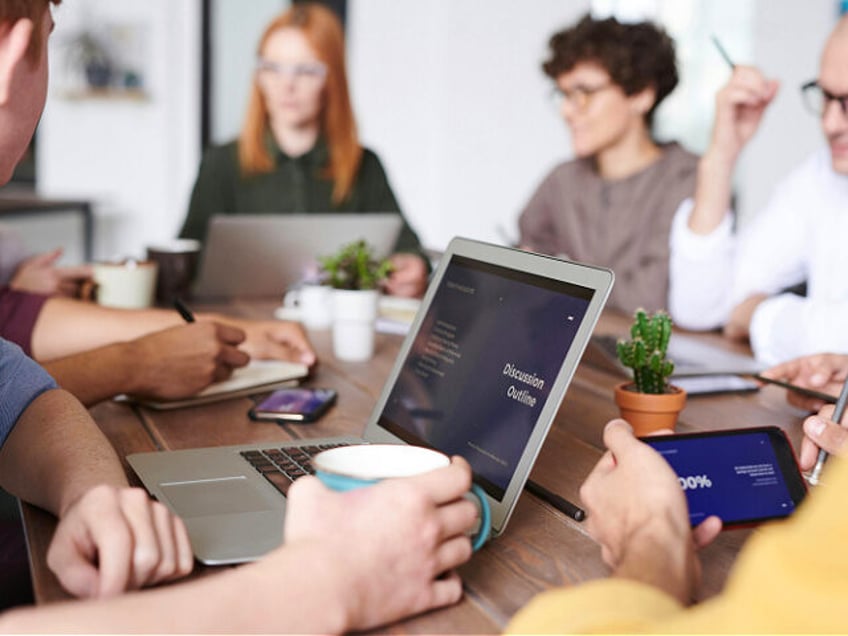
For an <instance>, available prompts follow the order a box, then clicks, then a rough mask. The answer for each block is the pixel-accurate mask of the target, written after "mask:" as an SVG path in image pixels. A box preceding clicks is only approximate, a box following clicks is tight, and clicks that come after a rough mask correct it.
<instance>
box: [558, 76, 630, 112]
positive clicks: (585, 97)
mask: <svg viewBox="0 0 848 636" xmlns="http://www.w3.org/2000/svg"><path fill="white" fill-rule="evenodd" d="M613 86H615V84H613V83H612V82H607V83H606V84H601V85H600V86H575V87H574V88H570V89H568V90H563V89H562V88H560V87H559V86H554V87H553V88H552V89H551V101H553V103H554V105H555V106H556V107H557V108H562V104H563V102H569V103H570V104H572V105H573V106H574V107H575V108H576V109H577V110H583V109H584V108H586V106H588V105H589V100H590V99H591V98H592V96H593V95H595V94H596V93H600V92H601V91H605V90H606V89H608V88H612V87H613Z"/></svg>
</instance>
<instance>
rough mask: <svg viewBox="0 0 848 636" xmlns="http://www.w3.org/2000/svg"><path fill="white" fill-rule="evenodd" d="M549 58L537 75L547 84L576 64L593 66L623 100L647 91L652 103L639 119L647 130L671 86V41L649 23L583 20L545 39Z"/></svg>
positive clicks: (673, 82) (673, 76)
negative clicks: (653, 98) (650, 91)
mask: <svg viewBox="0 0 848 636" xmlns="http://www.w3.org/2000/svg"><path fill="white" fill-rule="evenodd" d="M548 44H549V46H550V49H551V57H550V59H549V60H547V61H546V62H545V63H544V64H542V69H543V70H544V71H545V73H546V74H547V75H548V76H549V77H550V78H551V79H553V80H556V78H557V77H559V76H560V75H562V74H563V73H567V72H568V71H570V70H571V69H573V68H574V67H575V66H576V65H577V64H579V63H580V62H595V63H596V64H599V65H601V66H602V67H603V68H604V69H605V70H606V72H607V73H609V76H610V78H611V79H612V81H613V82H614V83H615V84H617V85H618V86H620V87H621V88H622V90H623V91H624V94H625V95H634V94H636V93H638V92H639V91H641V90H643V89H645V88H648V87H649V86H652V87H653V88H654V90H655V91H656V94H657V98H656V101H655V102H654V105H653V107H652V108H651V110H650V111H648V113H646V115H645V122H646V123H647V124H648V125H649V126H650V125H651V123H652V122H653V117H654V111H655V110H656V109H657V106H659V105H660V102H662V100H664V99H665V98H666V97H667V96H668V94H669V93H671V91H673V90H674V87H675V86H677V80H678V75H677V63H676V60H675V54H674V40H672V39H671V38H670V37H669V36H668V34H667V33H666V32H665V31H664V30H663V29H662V28H661V27H658V26H657V25H655V24H653V23H651V22H637V23H633V24H624V23H621V22H619V21H618V20H616V19H615V18H606V19H604V20H595V19H594V18H592V17H591V16H590V15H586V16H584V17H583V18H582V19H581V20H580V21H579V22H578V23H577V24H575V25H574V26H572V27H570V28H568V29H565V30H564V31H560V32H558V33H555V34H554V35H553V36H551V39H550V42H549V43H548Z"/></svg>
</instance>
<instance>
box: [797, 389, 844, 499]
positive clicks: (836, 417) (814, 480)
mask: <svg viewBox="0 0 848 636" xmlns="http://www.w3.org/2000/svg"><path fill="white" fill-rule="evenodd" d="M846 402H848V379H846V380H845V384H843V385H842V392H841V393H840V394H839V399H838V400H836V406H835V407H834V409H833V421H834V422H836V423H837V424H842V414H843V413H844V412H845V403H846ZM826 461H827V451H826V450H824V449H823V448H822V449H819V455H818V457H816V465H815V466H813V470H812V472H811V473H810V476H809V477H808V478H807V481H809V482H810V484H812V485H813V486H816V485H818V483H819V477H821V471H822V469H823V468H824V463H825V462H826Z"/></svg>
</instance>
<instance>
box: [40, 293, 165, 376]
mask: <svg viewBox="0 0 848 636" xmlns="http://www.w3.org/2000/svg"><path fill="white" fill-rule="evenodd" d="M181 321H182V319H181V318H180V316H179V314H177V312H176V311H169V310H165V309H115V308H111V307H101V306H100V305H96V304H94V303H89V302H82V301H78V300H73V299H69V298H60V297H53V298H50V300H48V301H47V302H46V303H45V304H44V307H43V309H42V310H41V313H40V314H39V316H38V319H37V320H36V323H35V329H34V330H33V334H32V353H33V357H34V358H35V359H36V360H39V361H41V360H52V359H54V358H59V357H62V356H67V355H71V354H74V353H79V352H80V351H86V350H88V349H94V348H97V347H102V346H103V345H107V344H112V343H114V342H121V341H126V340H132V339H134V338H138V337H140V336H143V335H146V334H148V333H152V332H154V331H160V330H162V329H166V328H167V327H171V326H174V325H177V324H179V323H180V322H181Z"/></svg>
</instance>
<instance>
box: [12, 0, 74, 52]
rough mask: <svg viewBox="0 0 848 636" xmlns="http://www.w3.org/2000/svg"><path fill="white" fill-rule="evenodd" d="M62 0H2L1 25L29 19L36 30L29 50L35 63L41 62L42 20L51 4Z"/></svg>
mask: <svg viewBox="0 0 848 636" xmlns="http://www.w3.org/2000/svg"><path fill="white" fill-rule="evenodd" d="M61 2H62V0H0V24H5V25H11V24H14V23H15V22H17V21H18V20H21V19H24V18H26V19H29V20H31V21H32V22H33V24H34V25H35V27H36V28H34V29H33V30H32V36H31V38H30V42H29V48H28V49H27V55H28V56H29V58H30V60H32V61H33V62H38V61H39V59H38V58H39V55H40V53H41V45H42V41H41V40H42V37H43V34H42V32H41V29H40V28H38V27H39V26H40V25H41V19H42V17H43V16H44V12H45V11H46V10H47V6H48V5H49V4H51V3H52V4H60V3H61Z"/></svg>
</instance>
